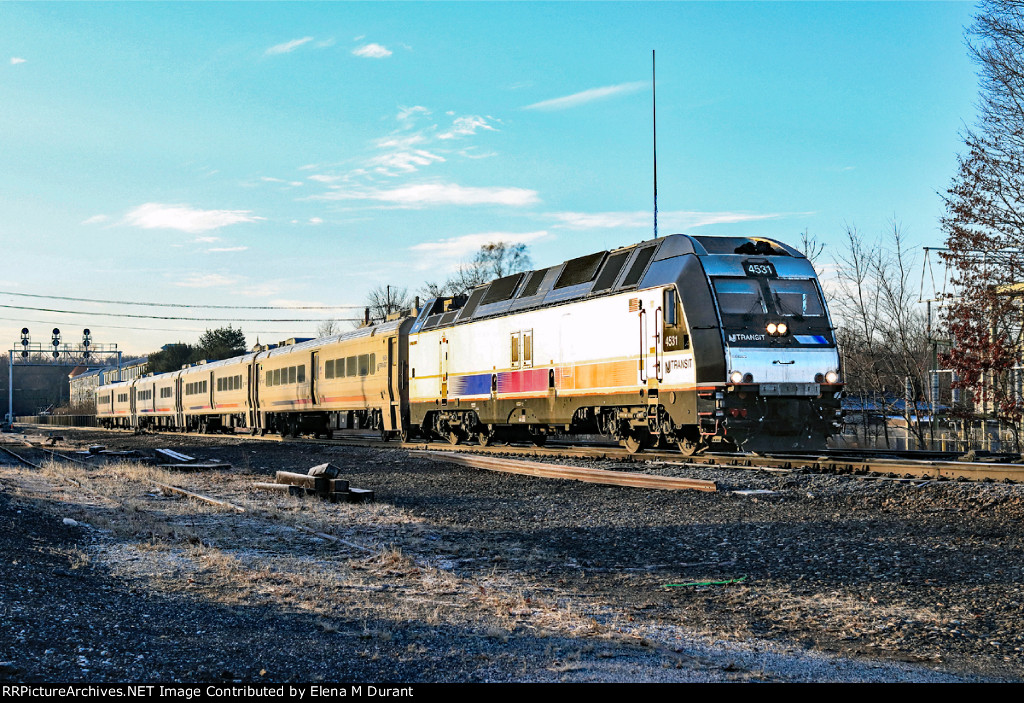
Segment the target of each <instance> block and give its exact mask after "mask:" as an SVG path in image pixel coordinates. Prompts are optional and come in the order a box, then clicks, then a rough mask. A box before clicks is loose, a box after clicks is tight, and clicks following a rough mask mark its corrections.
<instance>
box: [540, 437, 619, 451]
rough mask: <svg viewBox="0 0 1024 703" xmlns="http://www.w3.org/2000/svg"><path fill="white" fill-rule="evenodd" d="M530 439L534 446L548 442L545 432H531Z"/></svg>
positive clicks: (541, 445)
mask: <svg viewBox="0 0 1024 703" xmlns="http://www.w3.org/2000/svg"><path fill="white" fill-rule="evenodd" d="M530 441H531V442H533V446H535V447H543V446H544V445H545V444H547V443H548V436H547V435H546V434H533V435H530ZM630 453H632V452H630Z"/></svg>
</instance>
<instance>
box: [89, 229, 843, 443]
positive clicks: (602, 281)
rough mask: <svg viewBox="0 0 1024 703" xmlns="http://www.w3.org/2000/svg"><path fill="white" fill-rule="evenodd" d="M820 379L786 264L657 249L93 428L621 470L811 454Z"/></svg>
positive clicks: (431, 309)
mask: <svg viewBox="0 0 1024 703" xmlns="http://www.w3.org/2000/svg"><path fill="white" fill-rule="evenodd" d="M839 364H840V360H839V353H838V350H837V348H836V342H835V337H834V334H833V329H832V324H831V320H830V318H829V315H828V311H827V309H826V307H825V304H824V299H823V297H822V294H821V289H820V286H819V285H818V281H817V277H816V276H815V273H814V269H813V267H812V266H811V264H810V262H809V261H808V260H807V259H806V257H804V256H803V255H802V254H801V253H800V252H798V251H797V250H795V249H793V248H791V247H788V246H786V245H785V244H781V243H779V242H776V241H773V240H769V239H763V238H740V237H695V236H689V235H683V234H674V235H670V236H668V237H664V238H659V239H655V240H651V241H647V242H641V243H639V244H636V245H631V246H628V247H624V248H621V249H616V250H613V251H601V252H597V253H595V254H589V255H587V256H581V257H579V258H576V259H572V260H571V261H567V262H565V263H562V264H559V265H557V266H552V267H550V268H546V269H541V270H537V271H528V272H524V273H516V274H513V275H511V276H506V277H504V278H500V279H497V280H495V281H492V282H490V283H488V284H486V285H483V286H480V287H478V288H476V289H474V290H473V291H472V292H471V293H470V295H469V296H468V297H456V298H438V299H434V300H430V301H428V302H427V303H426V305H424V306H423V308H422V309H420V310H418V311H414V315H413V316H408V317H404V318H401V319H398V320H394V321H390V322H387V323H383V324H379V325H375V326H371V327H364V328H361V329H358V330H355V331H352V332H349V333H346V334H341V335H336V336H334V337H328V338H325V339H319V340H315V341H312V342H306V343H303V344H298V345H294V346H291V347H285V348H280V349H274V350H271V351H269V352H260V353H253V354H247V355H245V356H241V357H236V358H234V359H228V360H225V361H218V362H214V363H210V364H200V365H196V366H191V367H189V368H187V369H183V370H181V371H176V372H174V373H170V374H161V375H159V376H149V377H145V378H142V379H138V380H136V381H133V382H126V383H121V384H114V385H112V386H106V387H102V388H101V389H100V391H99V396H98V397H99V403H98V415H99V416H100V417H101V418H102V419H103V420H104V422H106V423H108V424H119V425H123V426H158V427H160V426H162V427H173V428H179V429H182V428H184V429H206V430H211V429H223V430H237V429H238V428H246V429H249V430H251V431H253V432H260V431H275V432H282V433H291V434H298V433H303V432H309V433H317V434H322V433H330V432H332V431H333V430H335V429H338V428H340V427H353V426H356V427H371V428H374V429H376V430H379V431H380V432H381V433H382V434H383V435H384V436H385V437H387V436H393V435H398V436H401V437H402V438H403V439H409V438H411V437H414V436H421V437H426V438H430V437H440V438H444V439H447V440H448V441H450V442H453V443H456V442H462V441H476V442H479V443H481V444H484V445H486V444H491V443H494V442H505V441H516V440H525V441H533V442H535V443H537V444H543V443H544V442H545V441H546V440H547V438H548V437H550V436H552V435H574V434H600V435H604V436H607V437H611V438H615V439H617V440H619V442H620V443H621V444H622V445H623V446H625V447H626V448H627V449H628V450H630V451H634V452H635V451H639V450H640V449H642V448H644V447H653V446H665V445H670V444H676V445H678V446H679V448H680V449H681V450H682V451H683V452H684V453H687V454H690V453H693V452H695V451H700V450H702V449H706V448H708V447H721V448H732V447H738V448H744V449H770V448H782V447H820V446H823V445H824V443H825V440H826V439H827V438H828V437H829V436H830V435H831V434H833V433H835V432H836V431H838V430H839V428H840V426H841V418H840V398H841V396H842V390H843V386H842V382H841V378H840V373H841V370H840V365H839ZM161 394H166V395H161ZM161 401H163V402H161Z"/></svg>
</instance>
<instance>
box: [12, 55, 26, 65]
mask: <svg viewBox="0 0 1024 703" xmlns="http://www.w3.org/2000/svg"><path fill="white" fill-rule="evenodd" d="M27 60H28V59H23V58H21V57H20V56H12V57H11V65H12V66H17V65H18V64H19V63H25V61H27Z"/></svg>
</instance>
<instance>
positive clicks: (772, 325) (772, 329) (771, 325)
mask: <svg viewBox="0 0 1024 703" xmlns="http://www.w3.org/2000/svg"><path fill="white" fill-rule="evenodd" d="M766 329H767V330H768V334H771V335H774V334H775V331H776V330H777V329H779V326H778V325H776V324H775V323H774V322H769V323H768V327H767V328H766Z"/></svg>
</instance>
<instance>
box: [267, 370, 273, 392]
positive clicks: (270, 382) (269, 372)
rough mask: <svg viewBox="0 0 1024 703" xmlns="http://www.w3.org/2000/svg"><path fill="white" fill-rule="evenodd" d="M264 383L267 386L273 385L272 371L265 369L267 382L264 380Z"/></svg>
mask: <svg viewBox="0 0 1024 703" xmlns="http://www.w3.org/2000/svg"><path fill="white" fill-rule="evenodd" d="M266 385H267V387H268V388H269V387H270V386H272V385H274V372H273V371H267V382H266Z"/></svg>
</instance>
